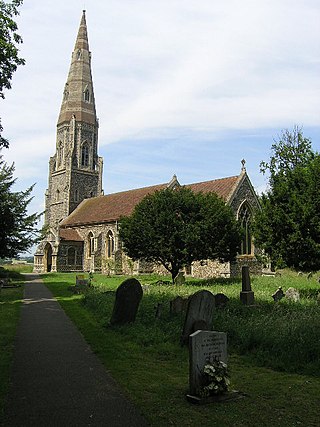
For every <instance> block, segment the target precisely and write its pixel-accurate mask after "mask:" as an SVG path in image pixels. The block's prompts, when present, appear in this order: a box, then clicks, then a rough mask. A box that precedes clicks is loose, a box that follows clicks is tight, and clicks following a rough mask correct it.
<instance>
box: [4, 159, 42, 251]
mask: <svg viewBox="0 0 320 427" xmlns="http://www.w3.org/2000/svg"><path fill="white" fill-rule="evenodd" d="M13 172H14V165H11V166H8V165H7V164H6V163H5V162H4V161H3V159H2V156H1V155H0V258H11V257H14V256H16V255H17V254H18V253H19V252H24V251H26V250H28V249H29V248H30V247H31V246H32V245H33V244H34V243H36V242H37V241H38V231H37V229H36V228H35V226H36V224H37V223H38V221H39V219H40V216H41V215H39V214H37V213H35V214H32V215H28V214H27V208H28V205H29V203H30V201H31V200H32V198H31V197H30V194H31V192H32V189H33V186H31V187H29V188H28V189H27V190H25V191H20V192H13V191H12V186H13V185H14V183H15V181H16V180H15V179H14V178H13Z"/></svg>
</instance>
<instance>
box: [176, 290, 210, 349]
mask: <svg viewBox="0 0 320 427" xmlns="http://www.w3.org/2000/svg"><path fill="white" fill-rule="evenodd" d="M214 307H215V305H214V296H213V294H212V293H211V292H209V291H205V290H203V291H198V292H196V293H195V294H193V295H192V296H191V297H189V301H188V307H187V312H186V317H185V321H184V327H183V332H182V336H181V344H187V343H188V341H189V335H190V334H192V333H193V332H195V331H197V330H198V329H204V330H207V331H210V330H211V329H212V323H213V313H214Z"/></svg>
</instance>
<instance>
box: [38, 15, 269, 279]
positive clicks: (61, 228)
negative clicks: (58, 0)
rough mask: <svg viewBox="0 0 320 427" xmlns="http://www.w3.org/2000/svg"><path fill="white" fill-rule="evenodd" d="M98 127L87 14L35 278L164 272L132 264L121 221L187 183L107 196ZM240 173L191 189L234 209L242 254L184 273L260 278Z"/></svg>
mask: <svg viewBox="0 0 320 427" xmlns="http://www.w3.org/2000/svg"><path fill="white" fill-rule="evenodd" d="M98 129H99V122H98V118H97V114H96V105H95V98H94V88H93V80H92V72H91V52H90V51H89V43H88V33H87V24H86V15H85V11H83V14H82V18H81V22H80V27H79V31H78V34H77V38H76V43H75V47H74V51H73V52H72V57H71V65H70V69H69V74H68V77H67V82H66V84H65V87H64V91H63V95H62V103H61V109H60V114H59V118H58V123H57V132H56V150H55V154H54V155H53V156H52V157H50V160H49V178H48V189H47V191H46V194H45V221H44V225H45V230H46V237H45V238H44V239H43V240H42V241H41V242H40V244H39V246H38V248H37V250H36V253H35V255H34V270H35V271H36V272H38V273H44V272H50V271H52V272H56V271H63V272H67V271H70V272H71V271H73V272H82V271H91V272H102V273H108V274H109V273H112V274H141V273H151V272H156V273H163V272H164V271H163V268H162V267H160V266H157V265H150V264H147V263H145V262H143V261H142V260H141V261H137V262H132V261H131V260H130V259H129V258H128V257H127V256H126V254H125V253H124V251H123V248H122V243H121V241H120V239H119V219H120V218H121V217H122V216H127V215H130V214H131V213H132V212H133V209H134V207H135V206H136V205H137V204H138V203H139V202H140V201H141V200H142V199H143V198H144V197H145V196H146V195H148V194H152V193H154V192H155V191H157V190H161V189H165V188H175V187H178V186H180V185H182V184H180V183H179V181H178V178H177V177H176V176H175V175H174V176H173V177H172V178H171V179H169V180H168V182H167V183H162V184H159V185H154V186H151V187H144V188H138V189H134V190H129V191H123V192H120V193H114V194H106V195H104V193H103V190H102V170H103V159H102V158H101V157H99V155H98ZM241 163H242V166H241V170H240V173H239V174H237V175H234V176H230V177H224V178H221V179H215V180H212V181H205V182H198V183H193V184H183V185H186V186H187V187H188V188H190V189H191V190H192V191H194V192H214V193H216V194H217V195H218V196H220V197H221V198H223V200H224V201H225V203H226V204H228V205H229V206H231V208H232V209H233V211H234V215H235V217H236V219H237V220H238V221H239V222H240V223H241V225H242V226H243V229H244V236H243V241H242V245H241V251H240V253H239V255H238V256H237V259H236V261H235V262H232V263H223V264H222V263H219V262H217V261H215V260H202V261H199V262H194V263H192V265H189V266H186V267H185V273H186V274H187V275H192V276H194V277H200V278H201V277H217V276H223V277H230V276H237V275H239V273H240V270H241V267H242V265H249V266H250V270H251V271H252V272H254V273H257V274H259V273H261V270H262V265H261V263H260V262H258V260H257V256H256V255H257V254H258V253H259V250H258V248H255V246H254V242H253V238H252V236H251V233H250V222H251V221H252V216H253V213H254V211H255V210H256V209H259V202H258V198H257V196H256V193H255V191H254V189H253V186H252V184H251V182H250V179H249V177H248V175H247V172H246V168H245V161H244V160H242V162H241Z"/></svg>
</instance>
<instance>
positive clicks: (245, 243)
mask: <svg viewBox="0 0 320 427" xmlns="http://www.w3.org/2000/svg"><path fill="white" fill-rule="evenodd" d="M238 221H239V222H240V225H241V227H242V232H243V237H242V242H241V250H240V255H251V254H252V235H251V221H252V211H251V209H250V206H249V204H248V203H247V202H244V203H243V204H242V206H241V208H240V210H239V214H238Z"/></svg>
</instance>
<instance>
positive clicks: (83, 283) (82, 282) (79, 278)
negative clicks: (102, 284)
mask: <svg viewBox="0 0 320 427" xmlns="http://www.w3.org/2000/svg"><path fill="white" fill-rule="evenodd" d="M88 283H89V280H88V279H85V278H84V275H83V274H79V275H77V276H76V286H82V287H84V286H88Z"/></svg>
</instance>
